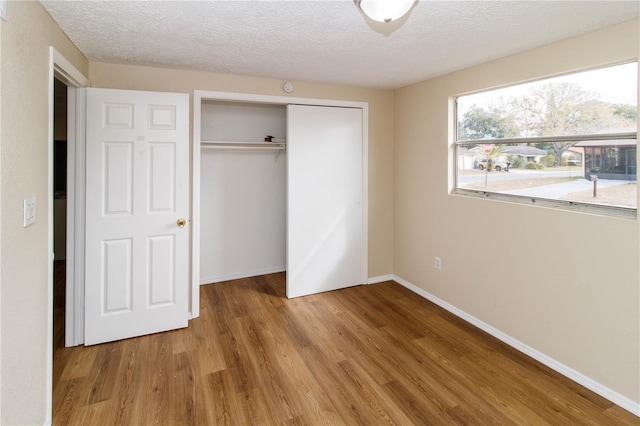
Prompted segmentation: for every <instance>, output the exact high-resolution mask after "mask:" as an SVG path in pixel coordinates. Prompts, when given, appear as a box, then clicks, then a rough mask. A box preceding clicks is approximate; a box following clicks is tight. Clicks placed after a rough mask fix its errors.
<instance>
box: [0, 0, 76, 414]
mask: <svg viewBox="0 0 640 426" xmlns="http://www.w3.org/2000/svg"><path fill="white" fill-rule="evenodd" d="M0 25H1V29H0V31H1V34H2V35H1V38H0V40H1V51H0V52H1V54H2V61H1V63H0V64H1V67H2V72H1V80H0V87H1V88H2V96H1V101H0V102H1V103H0V111H1V116H0V122H1V124H2V126H1V130H0V140H1V141H2V144H1V145H0V196H1V198H2V204H1V208H0V234H1V235H2V240H1V241H0V244H1V247H0V249H1V250H2V256H1V257H0V291H1V294H2V299H1V300H0V303H1V304H0V324H1V331H0V348H1V350H0V363H1V366H0V389H1V392H2V394H1V395H2V400H1V402H0V407H1V413H2V417H1V418H0V423H1V424H44V422H45V419H46V418H47V387H48V386H47V363H48V358H49V355H50V354H49V353H48V350H47V336H48V313H49V306H50V296H49V293H48V286H47V283H48V264H49V253H48V229H47V227H48V226H47V211H48V204H49V200H48V199H47V198H48V189H49V188H48V147H49V143H50V141H49V128H48V127H49V124H48V121H49V46H51V45H53V46H54V47H55V48H56V49H57V50H58V51H59V52H60V53H62V54H63V55H64V56H65V57H66V58H67V59H68V60H70V61H71V62H72V63H73V64H74V65H75V66H76V67H77V68H78V69H79V70H80V71H82V72H84V73H85V74H86V73H87V68H88V63H87V61H86V59H85V58H84V57H83V56H82V55H81V54H80V52H79V51H78V50H77V49H76V48H75V47H74V46H73V44H71V42H70V41H69V40H68V39H67V37H66V36H65V35H64V34H63V33H62V31H61V30H60V29H59V28H58V26H57V25H56V24H55V23H54V21H53V20H52V19H51V17H50V16H49V15H48V13H47V12H46V11H45V10H44V8H43V7H42V6H41V5H40V3H39V2H32V1H30V2H17V1H9V2H7V21H6V22H2V23H1V24H0ZM29 196H35V197H37V221H36V223H35V224H34V225H32V226H30V227H28V228H23V227H22V200H23V199H24V198H26V197H29Z"/></svg>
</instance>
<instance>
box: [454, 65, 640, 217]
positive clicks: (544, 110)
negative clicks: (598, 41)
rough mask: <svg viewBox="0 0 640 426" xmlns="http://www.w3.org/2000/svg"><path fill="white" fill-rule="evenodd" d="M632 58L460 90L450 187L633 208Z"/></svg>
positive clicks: (615, 211)
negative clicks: (494, 86)
mask: <svg viewBox="0 0 640 426" xmlns="http://www.w3.org/2000/svg"><path fill="white" fill-rule="evenodd" d="M637 84H638V63H637V62H633V63H627V64H622V65H616V66H610V67H607V68H601V69H596V70H591V71H584V72H579V73H574V74H570V75H565V76H561V77H555V78H549V79H545V80H540V81H536V82H532V83H527V84H519V85H516V86H511V87H507V88H502V89H497V90H491V91H486V92H482V93H476V94H472V95H465V96H460V97H458V98H457V99H456V129H455V130H456V133H455V134H456V139H455V140H456V142H455V151H456V155H455V158H456V161H455V168H456V182H455V190H454V193H456V194H465V195H476V196H482V197H487V198H496V199H506V200H510V201H520V202H525V203H535V204H542V205H547V206H554V207H561V208H568V209H576V210H583V211H584V210H586V211H594V212H600V213H603V214H612V215H620V216H628V217H636V212H637V193H638V191H637V170H636V164H637V128H638V99H637V93H638V92H637Z"/></svg>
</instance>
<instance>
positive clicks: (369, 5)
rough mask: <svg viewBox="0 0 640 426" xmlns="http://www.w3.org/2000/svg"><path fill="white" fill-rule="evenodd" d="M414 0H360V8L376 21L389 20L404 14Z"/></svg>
mask: <svg viewBox="0 0 640 426" xmlns="http://www.w3.org/2000/svg"><path fill="white" fill-rule="evenodd" d="M415 2H416V0H360V2H359V6H360V9H362V11H363V12H364V13H365V15H367V16H368V17H369V18H371V19H373V20H374V21H378V22H391V21H395V20H396V19H398V18H401V17H403V16H404V14H405V13H407V12H408V11H409V9H411V6H413V4H414V3H415Z"/></svg>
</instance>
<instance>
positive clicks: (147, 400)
mask: <svg viewBox="0 0 640 426" xmlns="http://www.w3.org/2000/svg"><path fill="white" fill-rule="evenodd" d="M57 270H64V269H63V268H60V267H59V268H57ZM285 280H286V274H285V273H277V274H269V275H265V276H260V277H253V278H245V279H241V280H234V281H228V282H224V283H218V284H212V285H206V286H202V287H201V289H200V290H201V293H200V296H201V306H200V317H199V318H197V319H194V320H192V321H190V323H189V327H188V328H186V329H181V330H174V331H171V332H167V333H159V334H154V335H150V336H143V337H139V338H135V339H128V340H124V341H120V342H113V343H108V344H103V345H98V346H92V347H86V348H85V347H76V348H64V347H63V344H64V338H63V336H62V335H61V334H62V333H63V332H64V327H63V324H64V322H63V321H64V318H63V316H64V310H63V309H61V308H57V309H55V310H54V314H55V315H56V320H55V321H54V322H55V326H54V333H55V335H54V344H55V349H54V391H53V415H54V416H53V423H54V424H55V425H100V426H103V425H136V426H138V425H179V424H180V425H183V424H184V425H229V426H235V425H367V426H369V425H382V424H400V425H411V424H416V425H418V424H452V425H453V424H482V425H491V424H495V425H510V424H517V425H520V424H532V425H543V424H550V425H557V424H581V425H582V424H584V425H603V424H606V425H614V424H615V425H619V424H620V425H639V424H640V419H639V418H638V417H636V416H634V415H632V414H631V413H629V412H627V411H625V410H623V409H621V408H620V407H617V406H615V405H614V404H612V403H611V402H610V401H607V400H606V399H604V398H602V397H600V396H598V395H596V394H594V393H593V392H591V391H589V390H588V389H586V388H584V387H582V386H580V385H579V384H577V383H575V382H572V381H571V380H569V379H567V378H566V377H563V376H561V375H560V374H558V373H556V372H555V371H553V370H551V369H550V368H548V367H546V366H544V365H542V364H540V363H538V362H536V361H535V360H533V359H531V358H529V357H528V356H526V355H524V354H522V353H520V352H517V351H515V350H514V349H513V348H510V347H509V346H507V345H506V344H504V343H502V342H500V341H498V340H496V339H495V338H493V337H492V336H489V335H488V334H486V333H484V332H482V331H481V330H479V329H477V328H475V327H473V326H472V325H470V324H468V323H466V322H464V321H462V320H461V319H459V318H457V317H455V316H453V315H452V314H450V313H449V312H446V311H444V310H443V309H442V308H440V307H439V306H436V305H434V304H432V303H430V302H428V301H426V300H425V299H423V298H422V297H420V296H418V295H416V294H414V293H412V292H410V291H409V290H407V289H405V288H404V287H402V286H400V285H398V284H396V283H394V282H385V283H380V284H376V285H369V286H360V287H353V288H348V289H344V290H339V291H332V292H328V293H323V294H318V295H312V296H306V297H301V298H297V299H293V300H288V299H286V297H285V287H286V285H285ZM62 282H63V281H62ZM55 293H56V294H58V295H59V294H60V293H61V292H59V291H58V292H55ZM59 297H60V296H58V298H59Z"/></svg>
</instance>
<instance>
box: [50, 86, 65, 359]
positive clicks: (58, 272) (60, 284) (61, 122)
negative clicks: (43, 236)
mask: <svg viewBox="0 0 640 426" xmlns="http://www.w3.org/2000/svg"><path fill="white" fill-rule="evenodd" d="M67 104H68V102H67V85H66V84H64V83H63V82H62V81H60V80H59V79H57V78H54V81H53V140H52V144H53V188H52V192H53V199H52V200H51V203H53V254H54V260H53V346H54V354H55V350H56V349H57V348H61V347H64V317H65V303H66V286H67V282H66V250H67V186H68V185H67V139H68V138H67Z"/></svg>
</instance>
